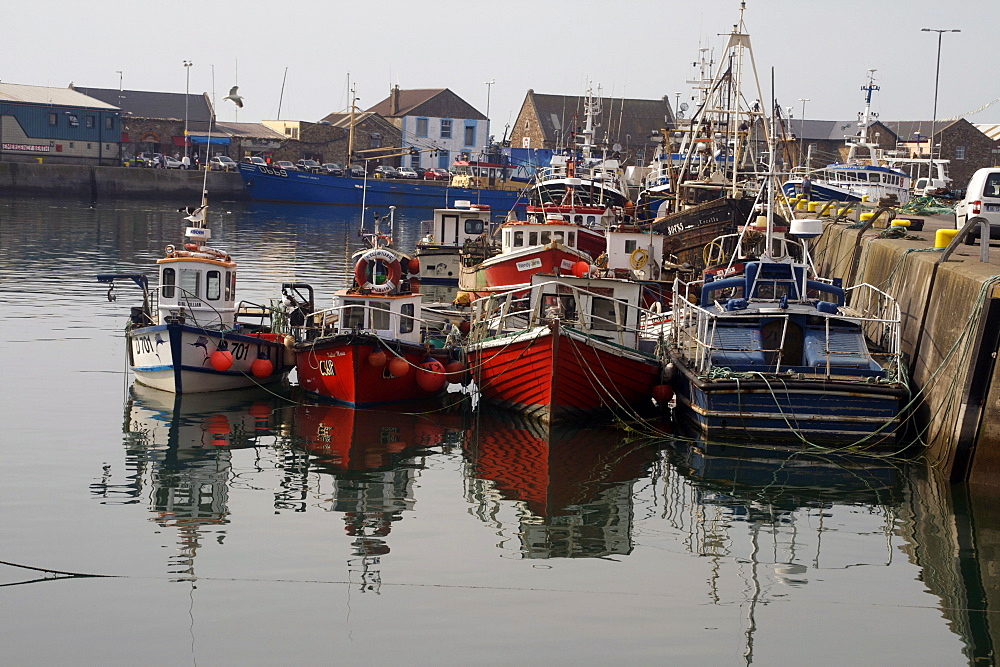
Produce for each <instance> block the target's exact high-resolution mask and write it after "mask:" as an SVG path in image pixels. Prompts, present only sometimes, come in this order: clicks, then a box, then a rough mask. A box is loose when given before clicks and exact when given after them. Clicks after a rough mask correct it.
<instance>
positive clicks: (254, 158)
mask: <svg viewBox="0 0 1000 667" xmlns="http://www.w3.org/2000/svg"><path fill="white" fill-rule="evenodd" d="M243 161H244V162H249V163H250V164H257V165H260V166H262V167H266V166H267V160H265V159H264V158H262V157H260V156H257V155H251V156H250V157H245V158H243Z"/></svg>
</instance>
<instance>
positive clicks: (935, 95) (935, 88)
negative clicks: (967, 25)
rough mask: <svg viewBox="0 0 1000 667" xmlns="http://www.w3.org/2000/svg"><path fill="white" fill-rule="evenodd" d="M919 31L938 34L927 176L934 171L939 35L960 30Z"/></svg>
mask: <svg viewBox="0 0 1000 667" xmlns="http://www.w3.org/2000/svg"><path fill="white" fill-rule="evenodd" d="M920 32H936V33H937V34H938V45H937V66H936V67H935V69H934V117H933V118H932V119H931V140H930V144H929V146H928V148H929V149H930V162H929V163H928V166H927V176H928V177H930V176H931V175H932V172H933V171H934V126H935V125H936V124H937V100H938V81H939V80H940V76H941V35H942V34H943V33H946V32H962V31H961V30H943V29H938V28H921V29H920Z"/></svg>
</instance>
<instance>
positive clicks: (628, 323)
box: [470, 279, 670, 348]
mask: <svg viewBox="0 0 1000 667" xmlns="http://www.w3.org/2000/svg"><path fill="white" fill-rule="evenodd" d="M669 319H670V315H669V314H664V313H662V312H656V311H653V310H650V309H648V308H645V307H643V306H639V305H637V304H634V303H629V302H628V301H626V300H624V299H622V298H616V297H615V296H614V295H613V294H608V293H601V292H596V291H592V290H589V289H586V288H584V287H581V286H577V285H572V284H569V283H566V282H563V281H560V280H558V279H555V280H550V281H546V282H543V283H537V284H534V285H530V286H528V285H522V286H519V287H517V288H515V289H512V290H508V291H506V292H500V293H495V294H491V295H489V296H485V297H481V298H479V299H476V300H475V301H473V302H472V328H471V331H470V339H471V340H473V341H475V340H482V339H483V338H486V337H488V336H495V335H498V334H501V333H506V332H517V331H524V330H527V329H530V328H532V327H536V326H541V325H546V324H550V323H552V322H553V321H555V320H559V321H560V322H561V323H563V324H565V325H567V326H571V327H573V328H575V329H578V330H580V331H583V332H584V333H586V334H588V335H590V336H593V337H596V338H601V339H604V340H607V341H610V342H614V343H617V344H618V345H621V346H624V347H629V348H636V347H637V345H638V343H639V340H640V339H644V340H649V339H651V338H654V337H660V336H662V333H663V331H664V329H665V323H666V322H669Z"/></svg>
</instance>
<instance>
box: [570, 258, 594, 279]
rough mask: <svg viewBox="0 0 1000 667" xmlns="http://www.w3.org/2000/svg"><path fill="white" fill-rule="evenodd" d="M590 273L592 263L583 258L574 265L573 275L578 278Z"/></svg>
mask: <svg viewBox="0 0 1000 667" xmlns="http://www.w3.org/2000/svg"><path fill="white" fill-rule="evenodd" d="M588 273H590V264H587V263H586V262H585V261H583V260H582V259H581V260H580V261H579V262H577V263H576V264H574V265H573V275H574V276H576V277H577V278H583V277H584V276H586V275H587V274H588Z"/></svg>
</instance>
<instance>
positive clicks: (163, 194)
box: [0, 162, 247, 201]
mask: <svg viewBox="0 0 1000 667" xmlns="http://www.w3.org/2000/svg"><path fill="white" fill-rule="evenodd" d="M204 176H205V172H204V171H194V170H182V169H146V168H139V167H97V166H89V165H67V164H30V163H25V162H0V195H10V196H29V195H41V196H50V197H72V198H79V199H87V200H90V201H95V200H99V199H105V198H114V197H122V198H142V199H173V200H183V201H197V200H199V199H200V198H201V189H202V182H203V178H204ZM207 187H208V191H209V193H210V195H211V197H212V199H213V200H224V201H234V200H244V199H247V194H246V190H245V189H244V187H243V181H242V179H241V178H240V175H239V174H238V173H236V172H224V171H212V172H209V173H208V184H207Z"/></svg>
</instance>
